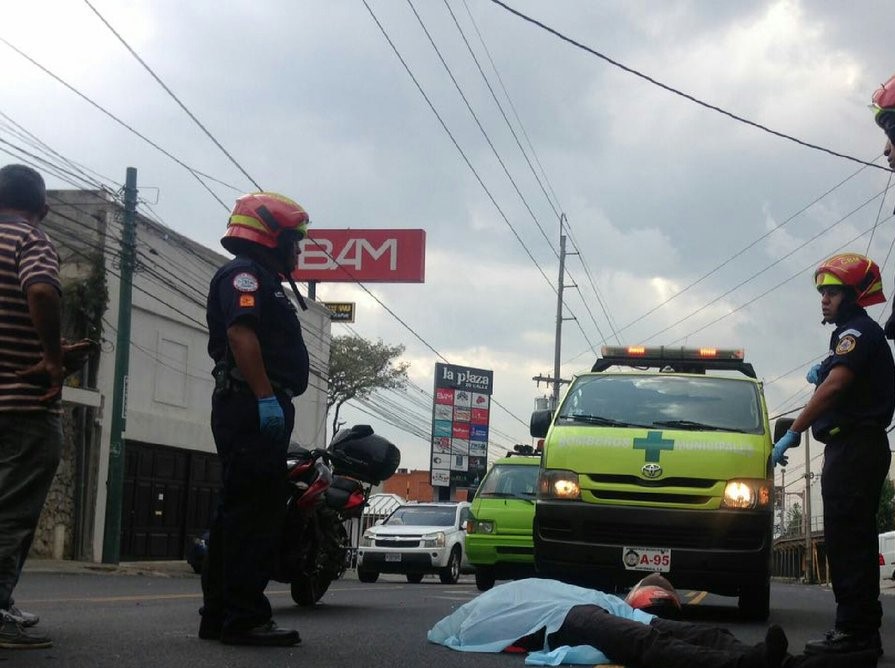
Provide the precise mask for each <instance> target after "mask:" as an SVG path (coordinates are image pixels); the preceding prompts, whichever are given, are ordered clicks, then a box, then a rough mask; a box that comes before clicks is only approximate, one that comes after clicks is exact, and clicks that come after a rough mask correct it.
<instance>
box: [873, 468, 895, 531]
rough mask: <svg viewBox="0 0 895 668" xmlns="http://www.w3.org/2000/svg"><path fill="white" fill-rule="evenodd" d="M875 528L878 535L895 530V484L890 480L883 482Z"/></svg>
mask: <svg viewBox="0 0 895 668" xmlns="http://www.w3.org/2000/svg"><path fill="white" fill-rule="evenodd" d="M876 527H877V529H879V533H883V532H885V531H892V530H893V529H895V484H893V483H892V480H891V479H890V478H886V479H885V480H884V481H883V492H882V494H881V495H880V497H879V511H878V512H877V513H876Z"/></svg>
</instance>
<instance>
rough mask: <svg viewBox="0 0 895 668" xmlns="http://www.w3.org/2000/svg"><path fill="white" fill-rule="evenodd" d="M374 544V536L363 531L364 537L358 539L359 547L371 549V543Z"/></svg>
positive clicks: (370, 532)
mask: <svg viewBox="0 0 895 668" xmlns="http://www.w3.org/2000/svg"><path fill="white" fill-rule="evenodd" d="M375 542H376V536H375V535H374V534H373V532H372V531H370V530H369V529H367V530H366V531H364V535H363V536H361V539H360V547H373V543H375Z"/></svg>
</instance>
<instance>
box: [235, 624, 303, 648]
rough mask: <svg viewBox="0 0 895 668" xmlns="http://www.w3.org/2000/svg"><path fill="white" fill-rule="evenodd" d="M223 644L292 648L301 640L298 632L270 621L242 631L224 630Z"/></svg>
mask: <svg viewBox="0 0 895 668" xmlns="http://www.w3.org/2000/svg"><path fill="white" fill-rule="evenodd" d="M221 642H222V643H224V644H225V645H272V646H276V647H290V646H292V645H298V644H299V643H300V642H301V638H300V637H299V635H298V631H295V630H293V629H281V628H277V625H276V623H275V622H274V621H273V620H270V621H269V622H267V623H266V624H260V625H258V626H253V627H252V628H250V629H244V630H241V631H228V630H224V631H222V632H221Z"/></svg>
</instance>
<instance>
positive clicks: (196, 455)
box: [121, 441, 220, 561]
mask: <svg viewBox="0 0 895 668" xmlns="http://www.w3.org/2000/svg"><path fill="white" fill-rule="evenodd" d="M219 487H220V465H219V464H218V461H217V456H216V455H214V454H209V453H206V452H196V451H192V450H185V449H182V448H172V447H167V446H163V445H152V444H147V443H138V442H134V441H128V442H127V443H126V445H125V460H124V489H123V496H122V506H123V507H122V514H121V559H122V560H125V561H126V560H139V559H182V558H183V557H184V552H185V549H186V547H187V546H188V544H189V543H190V542H191V541H192V538H193V537H194V536H198V535H201V534H202V532H203V531H204V530H205V529H206V528H207V527H208V525H209V523H210V520H211V513H212V511H213V508H214V500H215V494H216V492H217V489H218V488H219Z"/></svg>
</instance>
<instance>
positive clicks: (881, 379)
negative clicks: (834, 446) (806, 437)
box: [811, 306, 895, 442]
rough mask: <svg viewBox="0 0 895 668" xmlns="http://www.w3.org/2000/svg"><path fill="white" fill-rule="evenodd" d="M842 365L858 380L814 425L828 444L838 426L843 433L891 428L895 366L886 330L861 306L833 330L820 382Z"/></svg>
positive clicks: (894, 399) (894, 407)
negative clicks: (864, 428)
mask: <svg viewBox="0 0 895 668" xmlns="http://www.w3.org/2000/svg"><path fill="white" fill-rule="evenodd" d="M839 365H843V366H846V367H848V368H849V369H851V370H852V371H853V372H854V374H855V379H854V381H853V382H852V384H851V385H850V386H849V387H847V388H846V389H845V391H844V392H843V393H842V396H841V397H840V398H839V400H838V402H837V403H836V406H835V407H834V408H833V409H831V410H830V411H828V412H827V413H825V414H824V415H822V416H821V417H820V418H818V419H817V420H815V421H814V424H813V425H811V429H812V433H813V434H814V437H815V438H817V439H818V440H819V441H822V442H826V441H827V440H829V437H830V433H829V432H830V430H831V429H835V428H836V427H839V428H840V430H843V431H846V430H847V429H848V428H850V427H855V426H866V425H876V426H879V427H881V428H883V429H885V428H886V427H888V426H889V423H890V422H891V421H892V413H893V410H895V363H893V361H892V351H891V350H890V349H889V344H888V342H887V341H886V339H885V337H884V335H883V330H882V328H881V327H880V326H879V325H878V324H877V323H876V322H875V321H874V320H873V319H872V318H871V317H870V316H869V315H867V311H865V310H864V309H863V308H861V307H859V306H854V307H852V309H851V312H850V313H849V314H848V315H847V317H846V319H845V321H844V322H843V323H842V324H841V325H839V326H837V327H836V329H835V330H833V334H832V335H831V336H830V352H829V354H828V356H827V357H826V358H825V359H824V361H823V362H821V366H820V374H819V379H820V382H823V381H824V380H825V379H826V377H827V376H828V375H829V373H830V371H831V370H832V369H833V368H834V367H836V366H839Z"/></svg>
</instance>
